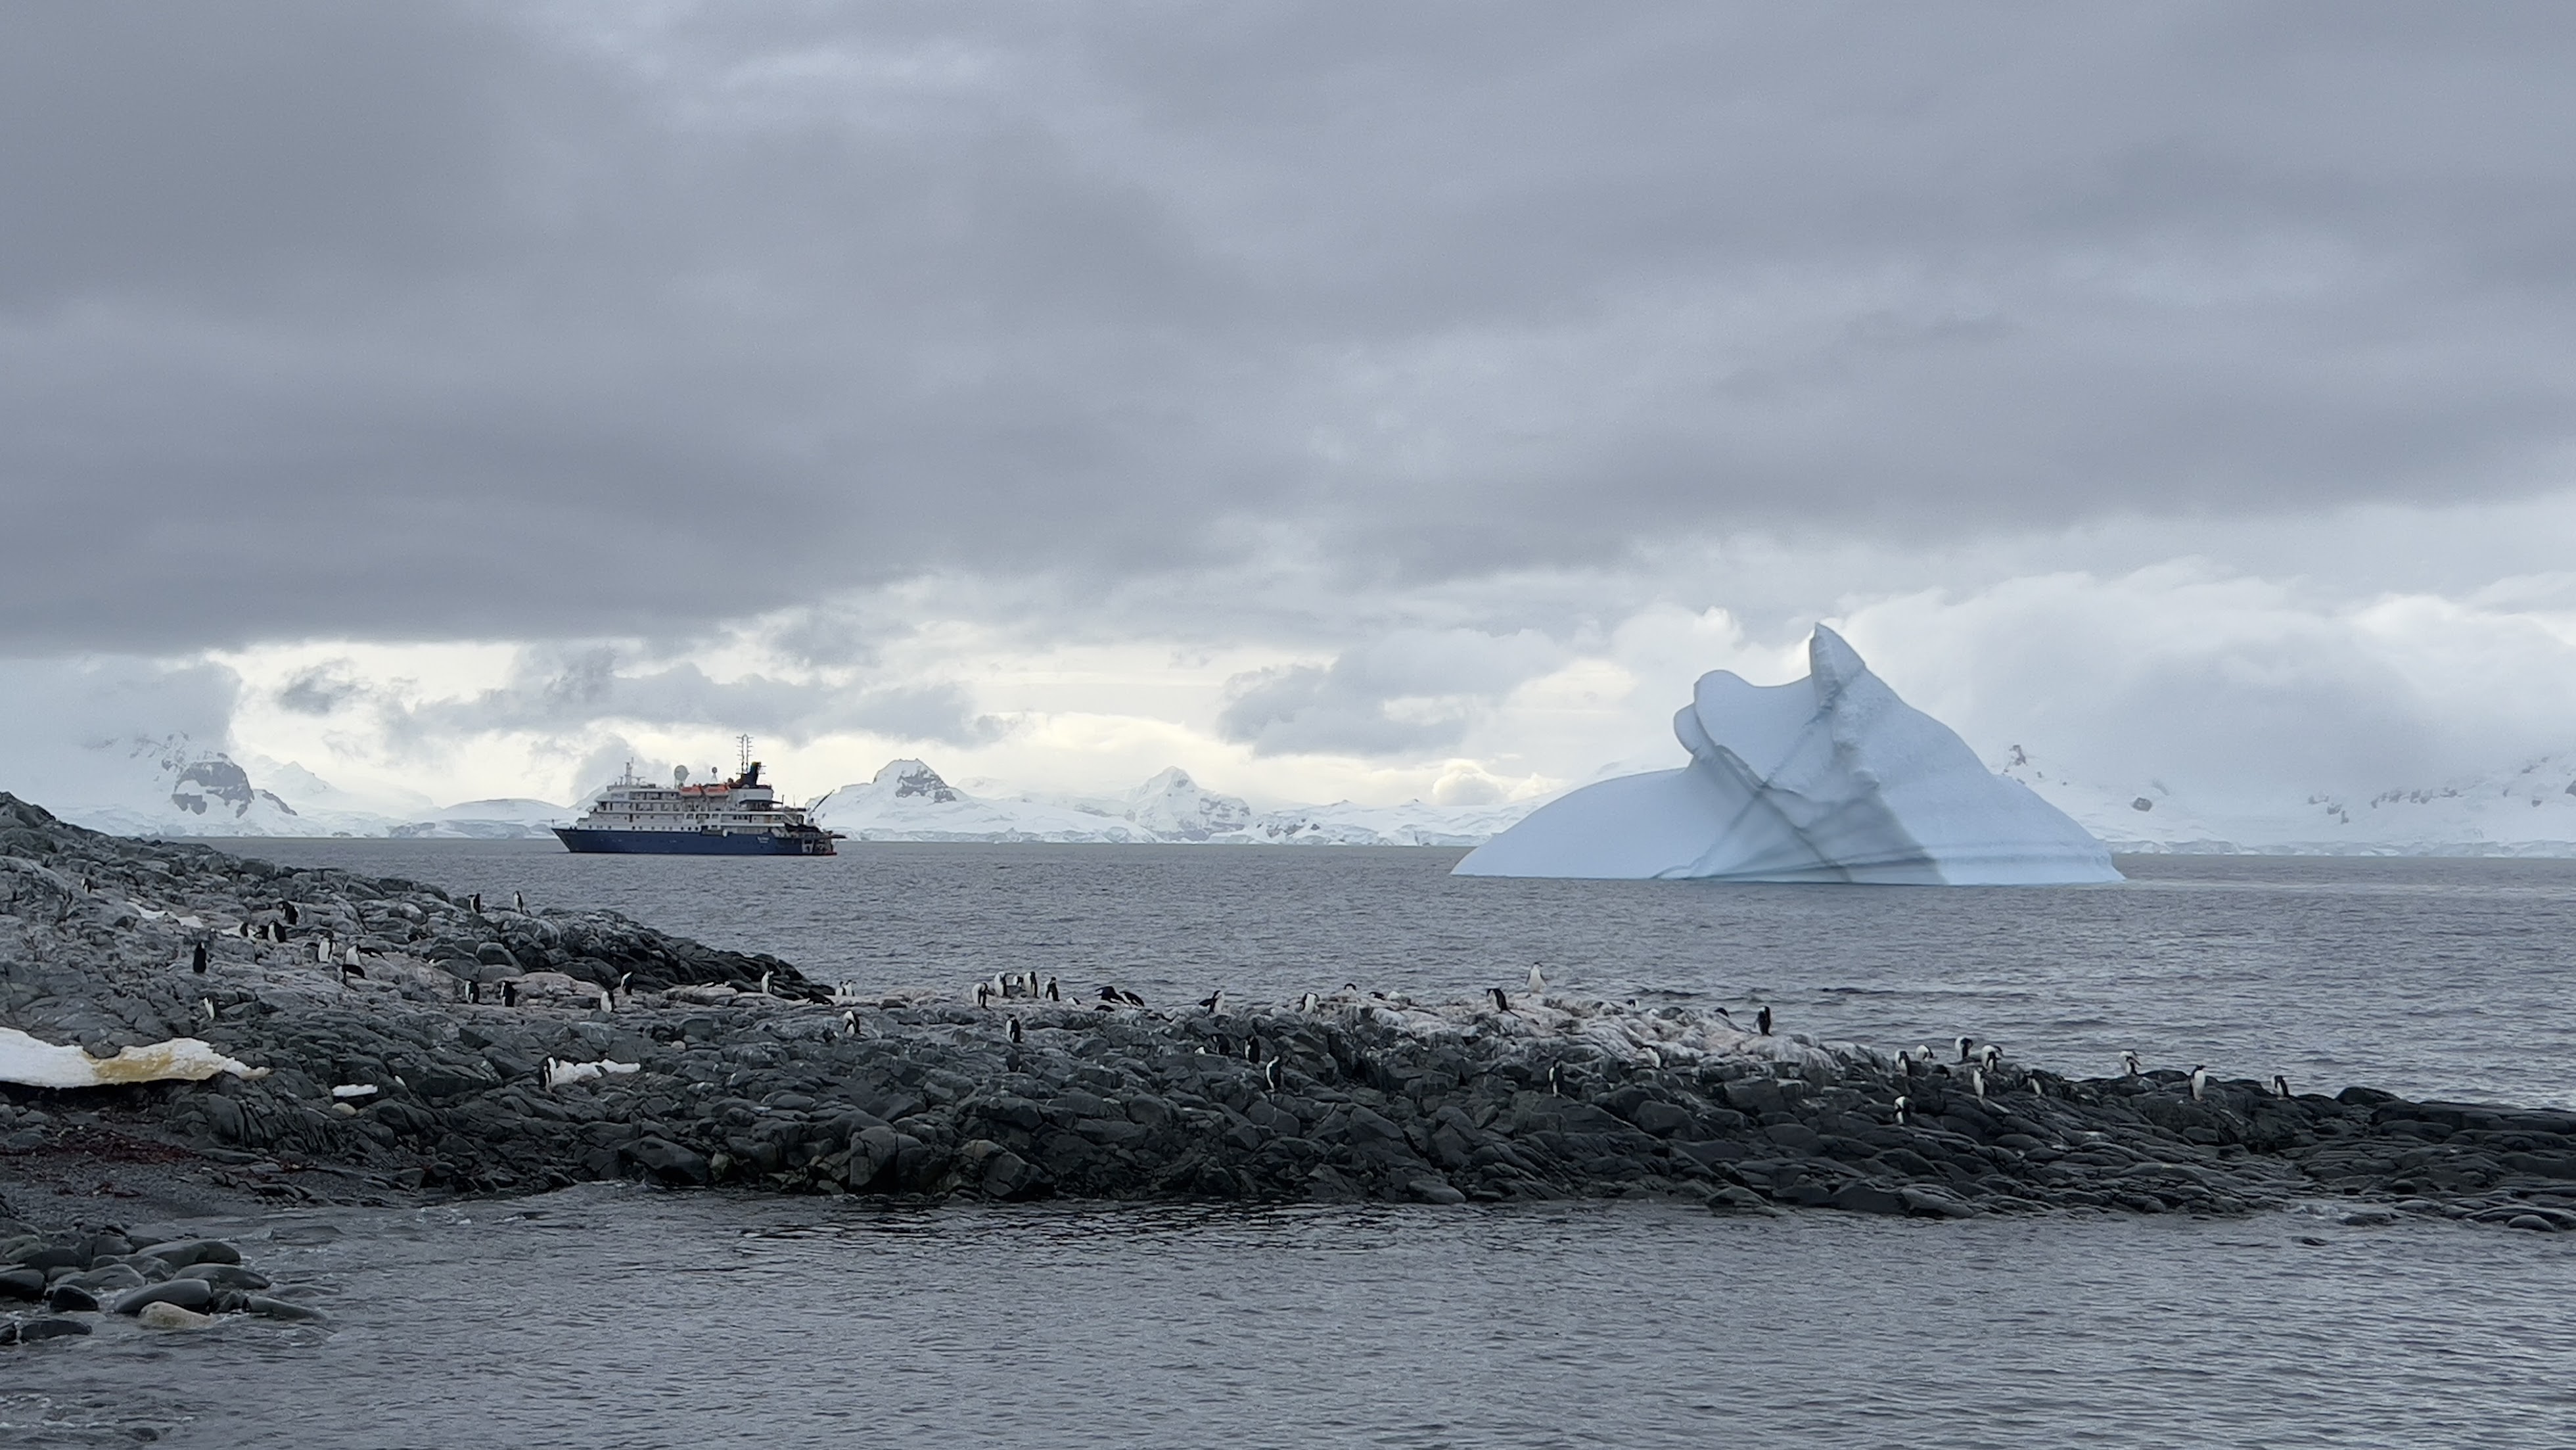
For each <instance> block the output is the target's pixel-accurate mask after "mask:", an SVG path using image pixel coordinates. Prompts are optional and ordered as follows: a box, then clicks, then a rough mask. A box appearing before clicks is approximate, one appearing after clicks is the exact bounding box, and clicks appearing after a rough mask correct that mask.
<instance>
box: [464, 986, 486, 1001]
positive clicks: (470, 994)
mask: <svg viewBox="0 0 2576 1450" xmlns="http://www.w3.org/2000/svg"><path fill="white" fill-rule="evenodd" d="M465 1000H466V1001H468V1002H481V1001H482V1000H483V984H482V983H481V982H467V983H466V984H465Z"/></svg>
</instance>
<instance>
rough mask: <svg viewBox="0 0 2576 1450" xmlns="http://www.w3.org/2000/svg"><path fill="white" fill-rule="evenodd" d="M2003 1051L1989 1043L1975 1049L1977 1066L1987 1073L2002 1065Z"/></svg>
mask: <svg viewBox="0 0 2576 1450" xmlns="http://www.w3.org/2000/svg"><path fill="white" fill-rule="evenodd" d="M2003 1060H2004V1050H2003V1049H2002V1048H2000V1047H1997V1046H1995V1045H1994V1044H1993V1043H1991V1042H1989V1043H1987V1044H1986V1045H1985V1046H1983V1047H1980V1048H1978V1049H1977V1065H1978V1066H1979V1067H1982V1068H1984V1069H1985V1070H1986V1071H1988V1072H1992V1071H1994V1070H1995V1069H1996V1068H1997V1067H2000V1066H2002V1065H2003Z"/></svg>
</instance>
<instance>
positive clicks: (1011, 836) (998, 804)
mask: <svg viewBox="0 0 2576 1450" xmlns="http://www.w3.org/2000/svg"><path fill="white" fill-rule="evenodd" d="M1532 804H1534V803H1533V802H1516V803H1513V804H1510V805H1489V806H1467V807H1453V806H1435V805H1426V804H1424V803H1422V802H1419V801H1415V802H1411V803H1408V804H1405V805H1401V806H1361V805H1353V804H1351V803H1350V802H1348V801H1344V802H1341V803H1339V804H1336V805H1329V806H1295V807H1289V808H1286V809H1282V810H1275V811H1262V812H1255V811H1254V810H1253V809H1252V807H1251V806H1250V805H1249V804H1248V803H1246V802H1245V801H1244V800H1243V798H1242V797H1240V796H1230V795H1220V794H1217V793H1216V792H1214V791H1211V790H1209V789H1207V788H1206V787H1204V786H1202V785H1200V784H1199V783H1198V782H1197V781H1194V780H1192V779H1190V777H1189V773H1188V772H1186V771H1184V770H1181V769H1179V768H1178V767H1174V768H1172V769H1169V770H1165V771H1163V772H1162V773H1160V774H1158V775H1156V776H1155V777H1154V778H1153V779H1151V780H1148V781H1146V782H1145V783H1144V784H1142V785H1139V786H1137V787H1136V788H1135V789H1134V790H1131V791H1129V792H1127V793H1126V794H1125V795H1123V796H1117V797H1111V798H1107V799H1082V798H1074V799H1066V798H1046V797H1039V796H1022V797H1018V798H1015V799H996V798H991V797H984V796H975V795H969V794H967V793H966V792H964V791H962V790H959V789H958V788H957V787H955V786H953V785H950V784H949V783H948V782H947V781H945V780H943V779H941V778H940V775H939V772H937V771H935V770H933V769H931V768H930V767H929V766H928V765H926V764H924V763H923V762H921V761H918V760H898V761H894V762H892V763H891V764H889V765H887V766H886V767H885V769H883V770H880V771H878V772H877V773H876V778H875V779H873V780H870V781H866V782H864V783H861V784H856V785H845V786H843V787H841V788H840V789H839V790H836V791H833V792H832V793H831V794H829V795H826V796H824V797H823V798H822V799H821V800H819V801H817V802H815V804H814V806H813V811H814V819H815V822H816V824H818V825H821V826H823V827H824V828H826V829H828V830H834V831H839V832H840V833H841V834H843V835H845V836H848V837H850V838H851V839H853V840H860V841H1082V842H1098V843H1109V844H1144V843H1153V842H1187V843H1191V844H1208V845H1327V846H1472V845H1475V844H1477V843H1479V842H1481V841H1484V840H1486V839H1488V838H1490V837H1491V836H1493V835H1494V834H1495V833H1496V832H1498V831H1500V830H1502V829H1503V828H1504V827H1506V826H1509V825H1510V824H1511V823H1512V822H1514V821H1517V820H1519V819H1520V818H1521V817H1522V816H1523V815H1525V814H1527V813H1528V811H1529V809H1530V807H1531V805H1532Z"/></svg>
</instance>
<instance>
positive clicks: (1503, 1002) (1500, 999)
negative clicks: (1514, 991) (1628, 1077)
mask: <svg viewBox="0 0 2576 1450" xmlns="http://www.w3.org/2000/svg"><path fill="white" fill-rule="evenodd" d="M198 970H199V971H203V970H205V969H204V968H202V967H200V968H198ZM1485 991H1486V992H1487V993H1488V994H1490V995H1491V996H1492V997H1493V999H1494V1010H1495V1011H1497V1012H1509V1011H1510V1010H1512V999H1511V998H1509V997H1506V996H1504V995H1503V989H1502V988H1500V987H1487V988H1486V989H1485Z"/></svg>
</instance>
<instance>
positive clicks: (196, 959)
mask: <svg viewBox="0 0 2576 1450" xmlns="http://www.w3.org/2000/svg"><path fill="white" fill-rule="evenodd" d="M188 970H189V971H192V972H194V973H196V974H197V975H198V976H200V977H202V976H204V975H205V974H206V944H205V943H204V942H199V943H197V945H196V947H195V949H194V950H192V951H190V952H189V953H188Z"/></svg>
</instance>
